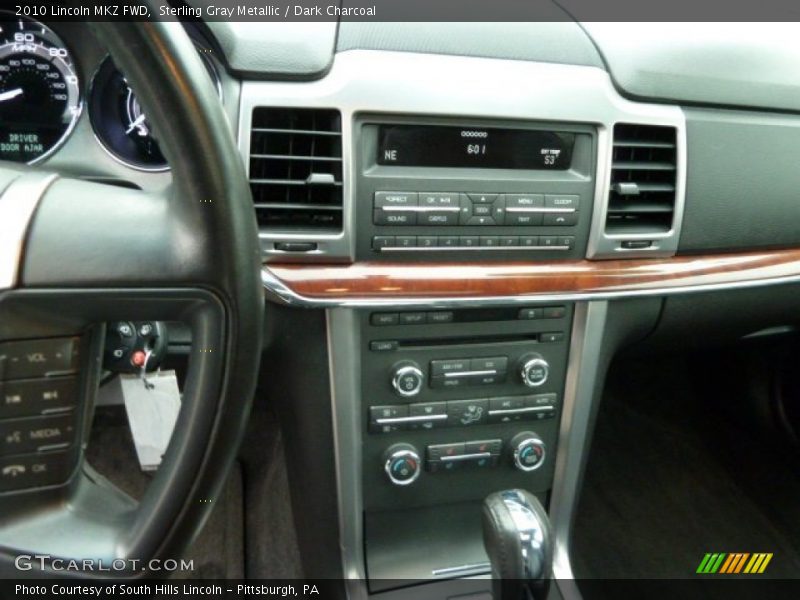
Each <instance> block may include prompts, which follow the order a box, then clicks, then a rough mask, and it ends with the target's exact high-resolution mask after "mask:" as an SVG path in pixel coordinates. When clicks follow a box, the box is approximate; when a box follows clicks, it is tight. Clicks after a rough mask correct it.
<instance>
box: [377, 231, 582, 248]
mask: <svg viewBox="0 0 800 600" xmlns="http://www.w3.org/2000/svg"><path fill="white" fill-rule="evenodd" d="M417 237H420V236H417ZM442 237H447V236H442ZM474 237H480V236H474ZM492 237H503V236H496V235H494V234H492ZM514 237H519V236H514ZM522 237H524V236H522ZM537 237H538V236H537ZM552 237H558V236H552ZM569 249H570V246H409V247H407V248H406V247H402V246H387V247H386V248H381V250H380V251H381V252H439V251H440V250H506V251H508V250H569Z"/></svg>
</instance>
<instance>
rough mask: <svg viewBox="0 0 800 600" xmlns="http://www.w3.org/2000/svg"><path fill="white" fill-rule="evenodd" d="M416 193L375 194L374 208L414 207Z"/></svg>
mask: <svg viewBox="0 0 800 600" xmlns="http://www.w3.org/2000/svg"><path fill="white" fill-rule="evenodd" d="M416 205H417V192H375V207H376V208H383V207H384V206H416Z"/></svg>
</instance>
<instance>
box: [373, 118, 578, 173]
mask: <svg viewBox="0 0 800 600" xmlns="http://www.w3.org/2000/svg"><path fill="white" fill-rule="evenodd" d="M574 144H575V134H574V133H564V132H557V131H542V130H534V129H496V128H464V127H448V126H439V125H434V126H429V125H379V127H378V157H377V159H378V164H379V165H395V166H400V167H457V168H476V169H527V170H544V169H547V170H561V171H563V170H565V169H569V167H570V164H571V162H572V148H573V146H574Z"/></svg>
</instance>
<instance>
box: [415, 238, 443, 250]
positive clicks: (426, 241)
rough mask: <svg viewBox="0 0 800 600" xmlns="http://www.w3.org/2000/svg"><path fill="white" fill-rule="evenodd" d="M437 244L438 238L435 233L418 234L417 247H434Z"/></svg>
mask: <svg viewBox="0 0 800 600" xmlns="http://www.w3.org/2000/svg"><path fill="white" fill-rule="evenodd" d="M438 245H439V238H438V237H437V236H435V235H418V236H417V247H418V248H435V247H436V246H438Z"/></svg>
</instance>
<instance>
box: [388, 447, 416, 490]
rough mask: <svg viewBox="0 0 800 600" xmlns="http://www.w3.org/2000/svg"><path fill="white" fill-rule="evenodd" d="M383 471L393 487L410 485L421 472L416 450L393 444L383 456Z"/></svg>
mask: <svg viewBox="0 0 800 600" xmlns="http://www.w3.org/2000/svg"><path fill="white" fill-rule="evenodd" d="M385 459H386V462H385V464H384V467H383V470H384V472H385V473H386V476H387V477H388V478H389V481H391V482H392V483H393V484H394V485H411V484H412V483H414V482H415V481H416V480H417V478H418V477H419V474H420V472H421V469H420V459H419V454H418V453H417V449H416V448H414V446H412V445H411V444H395V445H394V446H391V447H390V448H389V449H388V450H387V451H386V455H385Z"/></svg>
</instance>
